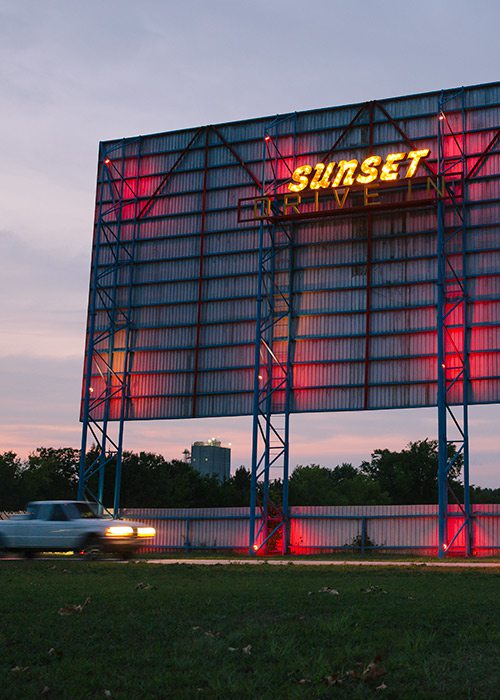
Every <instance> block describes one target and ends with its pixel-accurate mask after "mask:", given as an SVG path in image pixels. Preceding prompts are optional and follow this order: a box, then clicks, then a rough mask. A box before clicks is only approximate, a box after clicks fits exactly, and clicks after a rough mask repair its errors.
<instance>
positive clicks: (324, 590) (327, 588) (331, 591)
mask: <svg viewBox="0 0 500 700" xmlns="http://www.w3.org/2000/svg"><path fill="white" fill-rule="evenodd" d="M318 593H329V594H330V595H340V593H339V592H338V590H337V589H336V588H330V586H325V587H324V588H320V589H319V591H318Z"/></svg>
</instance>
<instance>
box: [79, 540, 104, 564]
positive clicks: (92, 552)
mask: <svg viewBox="0 0 500 700" xmlns="http://www.w3.org/2000/svg"><path fill="white" fill-rule="evenodd" d="M103 554H104V547H103V546H102V543H101V541H100V540H98V539H97V538H96V537H93V538H92V539H90V540H88V541H87V542H86V543H85V546H84V548H83V556H84V558H85V559H87V561H96V560H97V559H101V557H102V555H103Z"/></svg>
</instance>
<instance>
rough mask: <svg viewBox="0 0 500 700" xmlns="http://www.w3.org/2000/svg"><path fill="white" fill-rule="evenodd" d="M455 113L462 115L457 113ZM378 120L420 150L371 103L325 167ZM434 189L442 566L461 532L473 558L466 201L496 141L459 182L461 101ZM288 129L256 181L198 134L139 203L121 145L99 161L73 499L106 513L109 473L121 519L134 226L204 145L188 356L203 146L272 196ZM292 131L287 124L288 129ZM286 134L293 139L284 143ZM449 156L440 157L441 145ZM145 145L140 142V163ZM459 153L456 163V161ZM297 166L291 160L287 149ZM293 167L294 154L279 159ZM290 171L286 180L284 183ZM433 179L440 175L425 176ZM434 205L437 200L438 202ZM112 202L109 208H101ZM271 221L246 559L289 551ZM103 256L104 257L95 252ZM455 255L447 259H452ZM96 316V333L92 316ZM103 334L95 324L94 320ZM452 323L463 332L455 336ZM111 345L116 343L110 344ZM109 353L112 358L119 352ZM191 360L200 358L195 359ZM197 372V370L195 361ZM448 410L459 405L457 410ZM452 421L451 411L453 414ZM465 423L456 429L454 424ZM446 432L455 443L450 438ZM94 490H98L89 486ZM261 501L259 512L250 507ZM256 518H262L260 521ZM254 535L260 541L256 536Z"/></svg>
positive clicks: (451, 104)
mask: <svg viewBox="0 0 500 700" xmlns="http://www.w3.org/2000/svg"><path fill="white" fill-rule="evenodd" d="M457 103H458V104H459V107H458V108H457V106H456V105H457ZM457 109H458V111H459V112H460V113H461V118H462V128H461V130H458V131H457V129H456V126H453V128H452V127H451V126H450V120H449V119H448V118H447V112H450V111H453V112H454V113H455V112H456V111H457ZM375 110H379V111H380V112H381V113H382V115H383V116H384V117H385V118H386V119H387V121H389V122H390V123H391V124H392V125H393V127H394V128H395V130H396V131H397V132H398V134H399V136H400V137H401V140H402V141H403V142H405V143H406V144H407V145H408V146H409V147H410V148H411V149H413V150H414V149H415V148H416V146H415V145H414V144H413V143H412V141H411V139H410V138H409V137H408V136H407V135H406V134H405V133H404V131H403V130H402V129H401V127H400V126H399V124H398V123H397V122H396V121H395V120H393V119H392V117H391V116H390V115H389V114H388V113H387V111H386V109H385V107H384V106H383V105H382V104H380V103H378V102H371V103H366V104H364V105H361V107H360V109H359V111H358V112H357V113H356V115H355V116H354V118H353V119H352V121H351V122H350V124H349V125H348V126H347V127H346V128H345V129H344V131H343V132H342V133H341V135H340V136H339V137H338V138H337V140H336V142H335V143H334V144H333V145H332V147H331V148H330V150H329V152H328V153H327V154H326V155H325V156H324V159H323V160H324V162H327V161H328V160H329V159H330V157H331V156H332V154H333V153H334V152H335V151H336V150H337V149H338V148H340V147H341V144H342V141H343V139H344V137H345V136H346V134H347V133H348V132H349V131H350V129H351V128H352V127H353V126H358V120H359V119H360V117H361V115H365V116H366V114H367V113H368V115H369V119H368V121H369V125H368V137H367V145H368V146H371V145H372V143H373V119H374V112H375ZM438 117H439V118H438V120H437V121H438V172H437V176H438V184H439V183H440V185H439V187H440V189H441V193H444V196H438V198H437V226H438V431H439V473H438V483H439V552H438V554H439V556H445V554H446V552H448V551H450V549H451V548H452V547H453V544H454V542H455V540H456V538H457V537H458V536H459V534H460V533H461V532H462V531H465V533H466V553H467V554H470V553H471V551H472V515H471V505H470V498H469V449H468V403H469V383H470V382H469V366H468V364H469V363H468V356H469V337H468V333H469V330H468V329H469V328H470V325H469V323H468V314H469V311H468V293H467V269H466V252H467V240H466V230H467V221H466V218H467V190H468V184H469V182H470V181H471V179H472V178H473V177H475V176H476V175H478V173H479V172H480V170H481V168H482V166H483V165H484V163H485V162H486V160H487V158H488V157H489V155H490V154H491V153H493V152H497V151H496V149H497V147H498V145H499V143H500V131H498V132H497V133H496V135H495V136H494V138H493V139H492V140H491V142H490V143H489V145H488V146H487V148H486V149H485V150H484V152H483V153H482V154H481V156H480V157H479V158H478V159H477V161H476V162H475V164H474V165H473V166H472V167H470V168H469V172H467V154H466V133H467V129H466V126H467V125H466V111H465V107H464V91H463V90H461V91H460V92H459V93H455V94H453V95H449V94H448V93H442V95H441V99H440V102H439V110H438ZM289 120H295V115H287V116H285V117H282V118H279V119H276V120H275V121H274V122H272V123H271V124H270V125H269V126H268V128H267V131H266V133H265V137H264V143H263V162H262V178H261V181H259V179H258V178H257V177H256V176H255V174H254V173H253V172H252V171H251V169H250V168H249V167H248V166H247V165H246V164H245V163H244V161H243V160H242V159H241V158H240V156H239V155H238V153H237V152H236V151H235V149H234V147H233V146H232V145H231V144H230V143H228V142H227V141H226V140H225V138H224V136H223V134H222V133H221V132H220V131H219V130H218V129H217V127H214V126H208V127H204V128H201V129H198V130H197V132H196V133H195V134H194V135H193V137H192V139H191V141H190V142H189V143H188V145H187V146H186V148H185V149H184V151H182V153H181V154H180V155H179V156H178V158H177V160H176V161H175V163H174V164H173V165H172V167H171V168H170V170H169V172H168V173H167V174H166V175H165V176H164V177H163V178H162V181H161V182H160V184H159V185H158V187H157V188H156V189H155V191H154V192H153V193H152V194H151V195H150V196H149V197H148V198H147V200H146V202H144V197H142V198H140V197H139V196H138V194H137V193H138V192H139V179H140V172H139V171H140V166H139V163H140V158H138V159H137V160H138V168H137V173H136V186H135V187H132V186H131V183H130V180H125V178H124V176H123V173H124V146H122V144H117V145H115V146H113V148H112V150H111V151H110V150H108V151H107V152H103V151H102V149H101V153H100V160H101V169H100V172H101V175H100V181H99V198H98V202H97V217H96V233H95V244H94V253H93V255H94V257H93V265H92V278H91V289H90V298H89V326H88V341H87V342H88V345H87V348H86V355H85V377H84V392H83V397H84V399H83V410H82V419H83V430H82V450H81V462H80V481H79V489H78V494H79V497H80V498H84V497H87V496H90V497H91V498H93V499H95V500H97V501H98V502H99V503H101V504H102V500H103V491H104V479H105V473H106V468H107V467H108V465H110V463H114V465H115V469H116V472H115V484H114V503H113V507H114V512H115V514H117V513H118V511H119V507H120V486H121V462H122V451H123V435H124V423H125V421H126V420H127V418H128V417H129V408H130V388H129V384H130V372H131V369H132V363H133V350H132V348H133V347H134V345H133V333H134V324H133V318H132V287H133V282H134V260H135V245H136V241H137V240H138V239H139V235H140V224H141V219H142V218H143V217H145V216H146V215H147V213H148V211H149V210H150V209H151V207H152V206H153V205H154V202H155V200H156V198H157V197H158V196H160V195H163V194H165V191H166V189H167V187H168V183H169V181H170V179H171V178H172V176H173V175H174V174H175V171H176V168H177V166H178V165H179V164H180V162H181V161H182V160H183V158H184V157H185V155H186V154H187V153H188V151H189V150H190V149H191V147H193V146H194V145H195V144H196V142H197V141H198V140H199V139H200V138H201V137H202V136H204V154H205V155H204V176H203V193H202V211H201V220H200V274H199V292H198V332H197V341H196V342H197V345H196V353H198V348H199V338H200V333H199V328H200V322H201V318H200V311H201V302H202V288H203V245H204V230H205V223H204V222H205V210H206V194H207V173H208V150H209V145H210V138H213V139H214V141H215V142H216V143H217V144H218V145H221V144H222V145H224V146H225V147H226V148H227V149H228V150H229V151H230V152H231V154H232V155H233V157H234V159H235V160H236V162H237V163H238V165H239V166H241V167H242V168H243V169H244V170H245V172H246V173H247V175H248V176H249V178H250V179H251V180H252V182H253V185H254V186H255V188H256V193H257V194H263V195H269V194H270V193H272V192H274V193H275V192H276V191H277V188H278V187H279V186H280V185H281V184H283V182H284V181H286V179H288V178H287V177H284V178H283V177H278V174H279V172H278V169H279V166H280V165H281V167H282V168H283V164H285V165H286V168H287V169H289V166H288V165H287V161H286V160H285V157H284V156H283V155H282V154H281V153H280V151H279V131H280V125H281V124H282V123H283V122H284V121H289ZM294 123H295V122H294ZM288 134H289V131H288ZM452 143H453V144H454V150H452V151H448V150H447V148H448V145H449V144H452ZM140 149H141V139H140V138H139V139H138V153H139V155H140ZM457 149H458V154H457ZM293 157H294V158H295V147H294V153H293ZM287 158H288V159H290V154H287ZM266 165H267V168H269V167H271V171H272V173H273V178H272V180H271V181H270V182H268V183H266V181H265V173H266ZM291 172H293V171H290V170H288V175H291ZM430 175H432V176H434V177H435V176H436V173H434V172H432V171H430ZM438 195H439V193H438ZM109 202H111V204H109ZM131 205H132V206H133V211H134V225H133V233H132V236H131V237H129V238H128V239H127V240H126V241H125V240H122V235H121V222H122V212H123V209H124V207H125V206H128V207H130V206H131ZM271 214H272V215H271V216H270V217H268V218H267V220H264V219H263V220H262V221H261V223H260V244H259V269H258V297H257V323H256V341H255V368H254V371H255V374H254V412H253V445H252V488H251V504H250V508H251V521H250V533H249V546H250V551H251V552H252V553H255V552H257V551H259V550H262V551H265V550H266V549H267V550H268V551H269V550H270V549H275V550H276V549H281V551H282V552H286V551H287V549H288V541H289V532H288V528H289V508H288V473H289V455H288V445H289V418H290V399H291V391H292V387H293V376H292V365H293V350H294V342H293V338H294V333H293V308H292V306H293V304H292V300H293V274H292V271H293V267H294V265H293V254H294V227H295V223H294V222H293V220H291V221H290V222H283V218H282V217H280V212H279V211H277V210H275V209H273V210H272V212H271ZM366 216H367V299H366V348H365V354H366V357H365V362H366V367H365V407H367V401H368V398H367V387H368V359H369V354H370V347H369V344H370V306H371V302H370V290H371V286H370V270H371V265H372V260H371V215H370V213H367V214H366ZM458 240H460V242H461V248H460V250H461V255H460V256H458V257H457V254H456V250H457V248H456V246H457V241H458ZM104 248H105V249H106V257H104V255H103V249H104ZM452 251H453V255H452ZM118 278H120V287H121V288H122V289H123V284H124V280H125V281H126V282H125V286H126V289H127V292H126V295H125V297H126V300H127V301H126V303H125V304H123V303H121V305H118V304H117V291H118ZM98 315H99V323H97V316H98ZM103 318H104V319H105V322H104V323H103V322H102V319H103ZM457 318H460V319H461V320H460V325H461V328H462V332H461V333H460V334H458V335H457V333H456V329H457V320H456V319H457ZM117 339H119V343H117ZM117 346H118V347H119V350H117V349H116V348H117ZM196 357H197V354H196ZM195 366H196V367H197V360H195ZM95 370H96V371H97V373H98V374H99V375H100V378H101V380H102V383H101V385H102V386H103V387H104V388H103V389H102V390H100V391H99V394H98V395H96V392H95V391H94V388H93V387H92V386H91V377H92V375H93V374H94V376H95V373H96V372H95ZM196 374H197V372H196V371H195V378H194V390H193V415H196V393H197V392H196ZM458 385H459V386H460V387H461V390H462V391H461V396H462V403H461V405H459V406H458V407H457V406H454V407H452V406H451V402H450V392H451V391H452V389H453V388H454V387H455V391H456V387H457V386H458ZM112 401H113V402H114V405H115V406H117V405H118V406H119V411H118V416H116V415H113V416H112V420H111V416H110V409H111V402H112ZM455 403H456V402H455ZM457 409H458V410H457ZM460 412H461V417H458V413H460ZM449 426H450V427H451V428H452V429H453V431H454V432H455V434H454V435H453V436H452V435H451V432H450V431H449ZM89 436H90V437H91V439H92V440H93V441H94V443H95V447H96V449H95V452H92V454H93V458H92V459H91V460H89V459H88V458H86V450H87V445H88V439H89ZM450 443H452V444H454V445H455V446H456V452H455V455H454V456H452V457H451V458H450V459H448V453H449V451H448V445H449V444H450ZM460 455H462V457H463V462H464V491H465V496H464V503H463V506H461V509H462V512H463V519H462V523H461V524H460V525H459V527H458V529H457V531H456V532H455V534H454V536H453V537H452V538H451V539H450V541H448V539H447V524H448V493H449V486H448V475H449V473H450V470H451V469H452V468H453V466H454V465H455V463H456V460H457V459H458V457H459V456H460ZM271 470H274V473H277V472H278V473H279V474H280V476H281V475H282V477H283V504H282V507H281V508H276V507H275V506H274V504H272V502H271V499H270V497H269V485H270V475H271ZM95 482H97V484H95ZM258 501H259V504H258ZM259 506H260V508H261V511H262V518H260V517H259V516H258V514H257V508H258V507H259ZM257 526H258V529H257V530H256V528H257Z"/></svg>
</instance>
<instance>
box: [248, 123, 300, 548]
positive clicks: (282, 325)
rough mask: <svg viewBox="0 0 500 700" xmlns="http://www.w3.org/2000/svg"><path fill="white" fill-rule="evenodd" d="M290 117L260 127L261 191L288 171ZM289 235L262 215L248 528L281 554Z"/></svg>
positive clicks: (260, 543) (255, 544)
mask: <svg viewBox="0 0 500 700" xmlns="http://www.w3.org/2000/svg"><path fill="white" fill-rule="evenodd" d="M290 119H292V120H293V123H295V115H292V116H287V117H281V118H277V119H276V120H274V121H273V122H272V123H271V124H270V125H269V126H268V127H267V129H266V131H265V134H264V142H263V159H262V194H263V196H265V195H269V194H272V195H273V196H276V192H277V189H278V186H279V179H280V173H279V170H280V167H281V166H282V165H283V164H284V166H285V168H286V170H287V172H288V175H289V176H291V173H292V172H293V170H290V168H289V165H288V164H287V163H286V161H285V160H284V159H283V156H282V154H281V153H280V150H279V128H280V125H281V124H282V123H283V122H288V121H289V120H290ZM294 151H295V148H294ZM268 168H269V169H270V170H271V173H272V177H271V180H270V182H269V183H266V173H267V170H268ZM273 206H274V205H273ZM270 213H271V214H276V215H277V214H279V213H280V212H279V211H278V210H277V209H276V210H275V211H272V212H270ZM293 234H294V226H293V224H292V225H284V224H275V223H273V222H272V221H270V220H265V219H264V218H263V219H262V220H261V222H260V230H259V263H258V265H259V269H258V282H257V314H256V337H255V367H254V409H253V430H252V474H251V498H250V531H249V552H250V553H251V554H255V553H257V552H259V551H268V552H271V551H272V552H274V551H280V552H281V553H283V554H285V553H286V552H287V551H288V542H289V513H288V475H289V453H288V446H289V430H290V398H291V390H292V354H293V331H292V307H293V267H294V265H293V238H294V235H293ZM271 470H275V473H276V472H277V473H278V474H279V476H280V477H282V479H283V495H282V503H281V505H280V506H277V505H276V504H273V503H272V501H271V499H270V496H269V484H270V479H271ZM259 481H260V482H261V483H260V484H259ZM259 489H261V495H260V498H259V500H260V504H259V505H260V508H261V511H262V512H261V518H260V519H259V522H260V525H259V527H258V529H257V530H256V524H257V507H258V503H257V500H258V497H259V494H258V491H259Z"/></svg>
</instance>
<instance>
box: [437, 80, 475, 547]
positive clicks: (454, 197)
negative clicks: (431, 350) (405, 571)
mask: <svg viewBox="0 0 500 700" xmlns="http://www.w3.org/2000/svg"><path fill="white" fill-rule="evenodd" d="M457 100H460V106H459V108H457V107H456V102H457ZM453 102H455V107H454V108H452V107H451V104H450V103H453ZM448 108H450V109H452V110H453V113H454V117H453V120H454V121H456V115H457V114H458V113H460V114H461V127H460V134H458V135H457V133H455V130H456V127H453V126H452V125H451V124H450V120H449V119H448V116H447V112H446V110H447V109H448ZM447 138H448V140H449V141H450V142H451V143H452V144H453V149H454V150H453V151H452V152H451V153H450V154H448V153H447V145H446V139H447ZM466 139H467V123H466V111H465V91H464V90H463V89H462V90H461V91H459V92H457V93H454V94H446V93H441V96H440V99H439V110H438V201H437V214H438V300H437V316H438V329H437V330H438V338H437V340H438V436H439V452H438V487H439V549H438V556H439V557H444V556H445V555H446V552H447V551H449V549H450V547H451V546H452V545H453V543H454V542H455V540H456V539H457V537H458V536H459V534H460V533H461V532H462V531H463V532H464V534H465V553H466V555H467V556H470V555H471V554H472V518H471V507H470V491H469V488H470V487H469V421H468V408H469V385H470V374H469V328H470V319H469V297H468V285H467V216H468V211H467V155H466V151H467V147H466ZM455 151H458V153H455ZM457 184H458V185H459V192H458V194H457ZM457 240H458V241H459V242H460V248H459V250H458V251H457V249H456V241H457ZM451 242H455V247H453V246H452V245H451ZM449 244H450V245H449ZM454 314H456V315H459V316H460V314H461V323H460V326H458V325H457V321H456V320H454V319H453V315H454ZM457 328H459V329H460V331H461V339H460V341H459V340H458V336H457V333H456V330H457ZM453 391H455V393H458V394H459V397H460V400H458V398H457V396H455V397H453V395H452V392H453ZM454 405H455V406H457V408H460V407H461V414H462V415H461V418H460V417H459V416H458V415H457V409H456V408H454ZM449 418H450V419H451V421H450V426H451V428H453V429H454V431H455V434H457V438H456V439H453V440H450V435H449V434H448V419H449ZM449 445H454V446H455V454H454V455H453V454H451V453H450V454H448V446H449ZM459 457H461V458H462V460H463V479H464V503H463V506H462V505H460V503H459V506H460V508H461V510H462V513H463V523H462V525H461V526H460V527H459V528H458V530H457V531H456V532H455V534H454V535H453V537H452V538H451V539H450V538H449V533H448V492H449V491H450V490H451V489H450V485H449V482H448V476H449V473H450V470H451V469H452V468H453V466H454V464H455V462H456V460H457V458H459ZM455 498H456V497H455ZM456 500H457V502H458V499H456Z"/></svg>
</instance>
